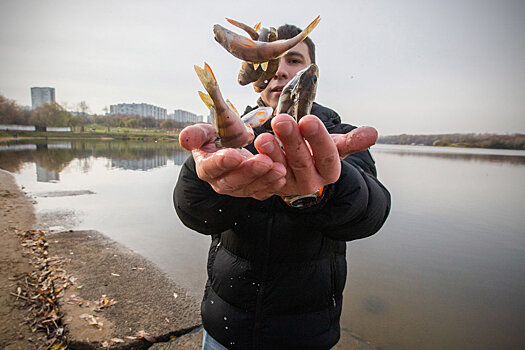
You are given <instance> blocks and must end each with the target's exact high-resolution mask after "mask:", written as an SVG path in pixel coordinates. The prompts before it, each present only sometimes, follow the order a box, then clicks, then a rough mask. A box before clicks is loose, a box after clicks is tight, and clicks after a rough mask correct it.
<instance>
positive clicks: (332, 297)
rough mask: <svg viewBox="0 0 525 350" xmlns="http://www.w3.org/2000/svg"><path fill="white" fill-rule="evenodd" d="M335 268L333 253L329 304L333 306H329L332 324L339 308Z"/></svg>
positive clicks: (333, 254) (333, 255)
mask: <svg viewBox="0 0 525 350" xmlns="http://www.w3.org/2000/svg"><path fill="white" fill-rule="evenodd" d="M335 266H336V262H335V253H332V254H331V255H330V284H331V286H330V287H331V290H330V298H331V300H330V301H329V303H331V304H329V305H328V310H329V314H330V324H332V320H333V319H334V312H335V307H336V306H337V303H336V301H335V279H336V276H335Z"/></svg>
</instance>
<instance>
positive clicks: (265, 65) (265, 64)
mask: <svg viewBox="0 0 525 350" xmlns="http://www.w3.org/2000/svg"><path fill="white" fill-rule="evenodd" d="M261 68H262V70H263V71H265V72H266V69H268V62H263V63H261Z"/></svg>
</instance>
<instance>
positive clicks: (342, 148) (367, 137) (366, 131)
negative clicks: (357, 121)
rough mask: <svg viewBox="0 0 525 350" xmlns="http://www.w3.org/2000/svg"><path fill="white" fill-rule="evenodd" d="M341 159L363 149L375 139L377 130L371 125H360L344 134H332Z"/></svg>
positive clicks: (373, 142)
mask: <svg viewBox="0 0 525 350" xmlns="http://www.w3.org/2000/svg"><path fill="white" fill-rule="evenodd" d="M332 136H333V138H334V142H335V144H336V146H337V150H338V152H339V156H340V157H341V159H343V158H345V157H346V156H348V155H350V154H352V153H356V152H361V151H364V150H366V149H368V148H370V147H371V146H373V145H374V144H375V143H376V141H377V136H378V135H377V130H376V129H375V128H373V127H371V126H362V127H359V128H357V129H354V130H352V131H350V132H349V133H347V134H344V135H332Z"/></svg>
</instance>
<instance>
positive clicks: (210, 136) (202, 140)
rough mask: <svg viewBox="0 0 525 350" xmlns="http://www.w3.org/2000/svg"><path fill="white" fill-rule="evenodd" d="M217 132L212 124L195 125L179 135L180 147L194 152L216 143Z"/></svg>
mask: <svg viewBox="0 0 525 350" xmlns="http://www.w3.org/2000/svg"><path fill="white" fill-rule="evenodd" d="M216 138H217V131H216V130H215V128H214V127H213V125H210V124H195V125H191V126H188V127H186V128H184V129H183V130H182V131H181V132H180V134H179V143H180V145H181V146H182V147H183V148H185V149H187V150H189V151H192V150H194V149H198V148H202V147H203V146H204V145H206V144H207V143H210V142H213V141H215V139H216Z"/></svg>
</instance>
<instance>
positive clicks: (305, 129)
mask: <svg viewBox="0 0 525 350" xmlns="http://www.w3.org/2000/svg"><path fill="white" fill-rule="evenodd" d="M301 126H302V128H301V131H302V133H303V135H305V136H306V135H308V136H314V135H316V134H317V133H318V132H319V125H318V124H317V123H303V124H301Z"/></svg>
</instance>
